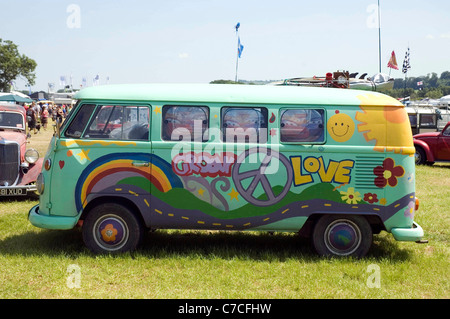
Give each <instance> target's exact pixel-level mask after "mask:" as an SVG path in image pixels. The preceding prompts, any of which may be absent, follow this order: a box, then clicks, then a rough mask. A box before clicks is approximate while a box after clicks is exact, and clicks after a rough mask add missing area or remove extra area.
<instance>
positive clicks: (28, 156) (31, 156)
mask: <svg viewBox="0 0 450 319" xmlns="http://www.w3.org/2000/svg"><path fill="white" fill-rule="evenodd" d="M38 159H39V152H38V151H36V150H35V149H34V148H30V149H28V150H27V151H26V152H25V160H26V161H27V162H28V163H30V164H34V163H36V161H37V160H38Z"/></svg>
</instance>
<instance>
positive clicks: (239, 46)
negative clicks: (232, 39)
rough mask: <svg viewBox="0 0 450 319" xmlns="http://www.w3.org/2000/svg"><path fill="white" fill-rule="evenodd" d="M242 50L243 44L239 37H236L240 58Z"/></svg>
mask: <svg viewBox="0 0 450 319" xmlns="http://www.w3.org/2000/svg"><path fill="white" fill-rule="evenodd" d="M243 50H244V46H243V45H242V43H241V38H240V37H239V38H238V56H239V58H241V54H242V51H243Z"/></svg>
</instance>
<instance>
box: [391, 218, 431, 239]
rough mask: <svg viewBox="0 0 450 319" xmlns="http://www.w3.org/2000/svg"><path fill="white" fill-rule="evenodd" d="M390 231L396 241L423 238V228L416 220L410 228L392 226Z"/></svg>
mask: <svg viewBox="0 0 450 319" xmlns="http://www.w3.org/2000/svg"><path fill="white" fill-rule="evenodd" d="M391 233H392V235H393V236H394V238H395V240H398V241H420V240H421V239H422V238H423V229H422V227H420V225H419V224H417V223H416V222H413V226H412V227H411V228H392V229H391Z"/></svg>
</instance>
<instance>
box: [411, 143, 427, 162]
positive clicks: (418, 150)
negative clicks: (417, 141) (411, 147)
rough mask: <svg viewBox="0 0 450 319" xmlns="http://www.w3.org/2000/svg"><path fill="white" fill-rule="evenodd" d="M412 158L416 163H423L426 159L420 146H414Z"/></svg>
mask: <svg viewBox="0 0 450 319" xmlns="http://www.w3.org/2000/svg"><path fill="white" fill-rule="evenodd" d="M414 158H415V162H416V164H417V165H423V164H425V163H426V161H427V155H426V154H425V151H424V150H423V149H422V148H421V147H416V152H415V154H414Z"/></svg>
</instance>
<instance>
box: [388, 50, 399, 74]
mask: <svg viewBox="0 0 450 319" xmlns="http://www.w3.org/2000/svg"><path fill="white" fill-rule="evenodd" d="M387 66H388V68H391V69H395V70H398V65H397V58H396V57H395V52H394V51H392V53H391V58H390V59H389V62H388V65H387Z"/></svg>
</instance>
